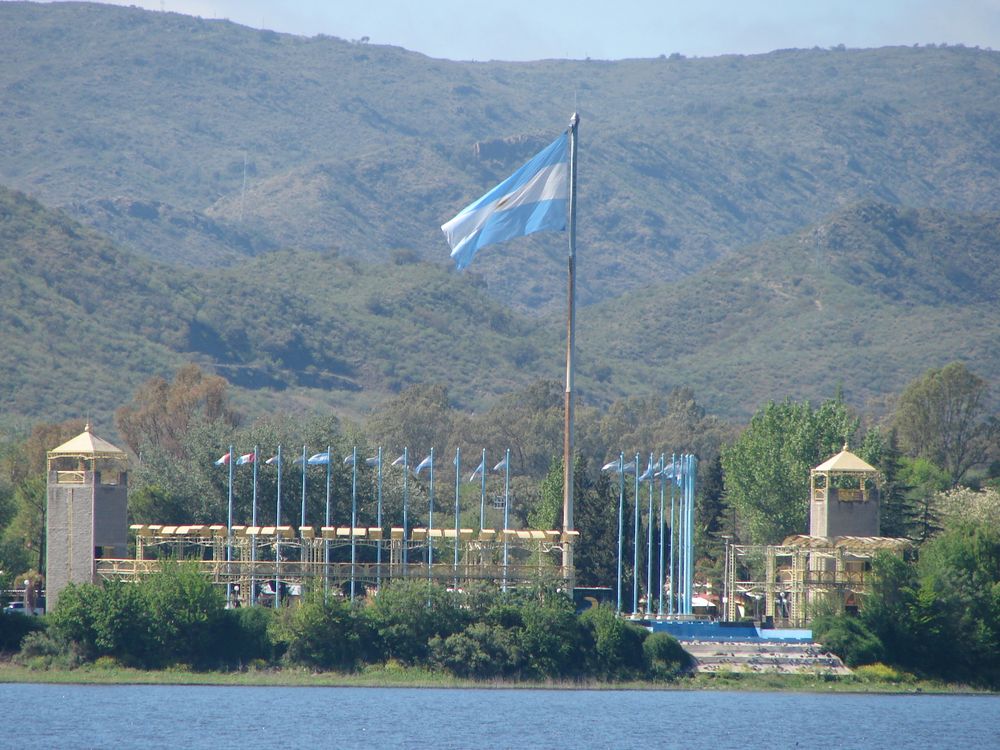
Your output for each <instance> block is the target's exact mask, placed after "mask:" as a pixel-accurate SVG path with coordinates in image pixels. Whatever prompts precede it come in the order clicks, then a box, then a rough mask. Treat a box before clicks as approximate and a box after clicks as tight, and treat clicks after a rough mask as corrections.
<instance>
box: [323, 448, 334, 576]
mask: <svg viewBox="0 0 1000 750" xmlns="http://www.w3.org/2000/svg"><path fill="white" fill-rule="evenodd" d="M332 471H333V455H332V454H331V453H330V446H329V445H328V446H326V515H325V516H324V519H325V520H324V521H323V525H324V526H329V525H330V474H331V472H332ZM323 563H324V564H323V591H327V590H329V588H330V540H329V539H324V540H323Z"/></svg>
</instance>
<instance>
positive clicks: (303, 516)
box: [299, 445, 306, 562]
mask: <svg viewBox="0 0 1000 750" xmlns="http://www.w3.org/2000/svg"><path fill="white" fill-rule="evenodd" d="M305 525H306V446H304V445H303V446H302V514H301V516H300V517H299V531H300V533H301V530H302V527H304V526H305ZM301 558H302V562H305V561H306V540H305V539H303V540H302V554H301Z"/></svg>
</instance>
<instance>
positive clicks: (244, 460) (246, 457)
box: [236, 453, 257, 466]
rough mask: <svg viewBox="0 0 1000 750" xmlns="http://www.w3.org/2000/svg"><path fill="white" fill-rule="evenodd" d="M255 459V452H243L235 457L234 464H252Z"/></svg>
mask: <svg viewBox="0 0 1000 750" xmlns="http://www.w3.org/2000/svg"><path fill="white" fill-rule="evenodd" d="M256 460H257V454H256V453H244V454H243V455H242V456H240V457H239V458H237V459H236V465H237V466H242V465H243V464H252V463H253V462H254V461H256Z"/></svg>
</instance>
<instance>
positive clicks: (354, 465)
mask: <svg viewBox="0 0 1000 750" xmlns="http://www.w3.org/2000/svg"><path fill="white" fill-rule="evenodd" d="M357 526H358V446H356V445H355V446H354V450H353V452H352V453H351V601H352V602H353V601H354V579H355V573H356V571H355V566H356V564H357V561H358V552H357V549H358V538H357V536H355V534H354V529H356V528H357Z"/></svg>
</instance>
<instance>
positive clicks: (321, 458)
mask: <svg viewBox="0 0 1000 750" xmlns="http://www.w3.org/2000/svg"><path fill="white" fill-rule="evenodd" d="M306 463H308V464H309V465H310V466H316V465H317V464H328V463H330V454H329V453H326V452H325V451H324V452H323V453H313V454H312V455H311V456H309V460H308V461H307V462H306Z"/></svg>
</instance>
